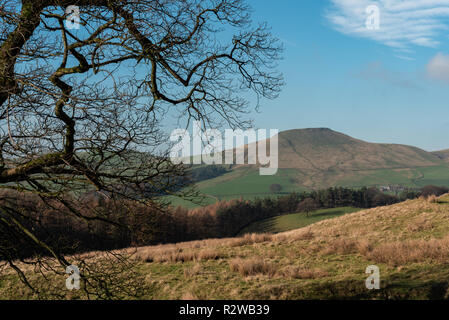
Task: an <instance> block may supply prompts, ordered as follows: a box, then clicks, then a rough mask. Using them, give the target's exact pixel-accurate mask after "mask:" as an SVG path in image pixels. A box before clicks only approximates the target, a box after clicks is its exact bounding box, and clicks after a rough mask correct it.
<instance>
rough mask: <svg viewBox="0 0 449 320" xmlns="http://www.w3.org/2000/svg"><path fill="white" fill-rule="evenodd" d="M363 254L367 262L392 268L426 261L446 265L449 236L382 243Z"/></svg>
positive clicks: (448, 256) (448, 251)
mask: <svg viewBox="0 0 449 320" xmlns="http://www.w3.org/2000/svg"><path fill="white" fill-rule="evenodd" d="M364 254H365V256H366V258H367V259H369V260H372V261H375V262H382V263H387V264H389V265H392V266H399V265H404V264H407V263H412V262H424V261H428V260H430V261H433V262H439V263H447V262H449V236H446V237H445V238H443V239H431V240H422V239H420V240H407V241H401V242H394V243H384V244H381V245H379V246H377V247H375V248H373V249H372V250H370V251H366V252H365V253H364Z"/></svg>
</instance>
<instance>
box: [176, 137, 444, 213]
mask: <svg viewBox="0 0 449 320" xmlns="http://www.w3.org/2000/svg"><path fill="white" fill-rule="evenodd" d="M278 144H279V170H278V172H277V174H276V175H273V176H260V175H259V171H258V168H257V167H256V166H254V165H234V166H232V169H231V170H230V171H229V172H228V173H226V174H224V175H221V176H219V177H216V178H213V179H209V180H205V181H201V182H199V183H198V184H197V186H198V189H199V190H200V191H202V192H203V193H204V194H206V195H208V196H209V199H210V202H214V201H216V199H231V198H236V197H244V198H253V197H256V196H267V195H273V193H272V192H271V191H270V185H272V184H279V185H281V186H282V191H281V192H292V191H304V190H311V189H320V188H328V187H333V186H343V187H352V188H357V187H362V186H383V185H400V186H404V187H405V186H406V187H415V188H418V187H422V186H425V185H429V184H434V185H444V186H449V151H441V152H433V153H432V152H427V151H424V150H422V149H419V148H416V147H413V146H407V145H400V144H384V143H369V142H365V141H362V140H359V139H355V138H353V137H350V136H348V135H345V134H343V133H339V132H336V131H333V130H331V129H327V128H311V129H296V130H289V131H283V132H280V133H279V136H278ZM247 148H248V146H245V149H247ZM180 204H183V205H188V204H186V203H185V202H184V203H180Z"/></svg>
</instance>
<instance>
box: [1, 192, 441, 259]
mask: <svg viewBox="0 0 449 320" xmlns="http://www.w3.org/2000/svg"><path fill="white" fill-rule="evenodd" d="M444 191H446V192H447V191H448V189H447V188H441V187H434V186H427V187H424V188H423V189H422V190H421V191H413V190H407V191H404V192H403V193H402V194H400V195H399V196H394V195H388V194H384V193H382V192H380V191H379V190H377V189H375V188H361V189H357V190H355V189H349V188H341V187H338V188H328V189H323V190H318V191H312V192H302V193H291V194H288V195H282V196H279V197H276V198H273V197H266V198H258V199H254V200H243V199H235V200H230V201H219V202H217V203H215V204H212V205H209V206H205V207H199V208H195V209H190V210H189V209H186V208H183V207H177V208H173V207H169V208H168V209H164V210H162V209H161V208H157V207H156V206H153V207H149V206H146V205H141V204H139V203H138V202H135V201H129V200H124V199H122V200H117V199H116V200H114V199H109V198H107V197H91V196H89V197H87V196H86V197H84V199H83V201H81V202H78V208H79V212H80V213H81V214H83V217H82V218H81V217H79V218H77V217H74V216H73V215H70V214H69V213H68V212H67V214H64V215H61V214H55V213H56V212H59V213H60V212H62V211H64V210H68V209H67V208H66V207H64V206H61V205H60V204H59V203H58V202H54V203H48V202H45V201H44V200H42V199H41V198H40V197H38V196H32V195H27V196H26V197H25V196H24V195H23V194H21V193H13V192H12V191H8V192H7V193H8V197H7V198H8V199H9V200H8V201H9V205H10V206H11V205H12V206H14V207H15V208H16V209H17V210H19V211H20V212H21V214H22V215H23V223H24V224H29V222H27V221H30V220H31V221H34V224H35V226H34V229H33V230H34V232H35V233H36V234H37V235H38V236H39V237H40V238H42V239H45V240H46V241H47V242H49V243H51V244H52V246H54V247H55V248H58V250H59V251H61V252H64V253H73V252H81V251H88V250H110V249H115V248H123V247H129V246H143V245H151V244H157V243H175V242H181V241H190V240H199V239H205V238H223V237H232V236H235V235H236V234H238V233H239V232H240V230H242V229H243V228H244V227H246V226H247V225H249V224H251V223H253V222H256V221H259V220H263V219H267V218H271V217H274V216H279V215H283V214H288V213H294V212H304V214H307V215H308V214H309V213H310V212H311V211H314V210H317V209H322V208H334V207H343V206H352V207H359V208H371V207H376V206H383V205H390V204H393V203H397V202H400V201H403V200H406V199H412V198H417V197H419V196H421V195H424V196H428V195H430V194H436V195H439V194H442V193H444ZM5 198H6V197H3V199H5ZM2 201H5V200H0V202H2ZM65 201H75V200H73V199H66V200H65ZM0 204H1V203H0ZM98 217H103V218H104V219H98ZM90 218H92V219H90ZM103 220H107V221H113V222H114V223H113V224H111V223H106V222H104V221H103ZM30 227H31V225H30ZM5 236H6V235H3V237H5ZM17 241H24V240H23V239H3V242H8V243H10V244H11V245H13V244H17ZM20 248H21V249H20V254H19V253H17V254H18V255H20V256H30V255H33V254H37V253H41V252H40V251H39V246H36V245H30V243H23V245H21V246H20Z"/></svg>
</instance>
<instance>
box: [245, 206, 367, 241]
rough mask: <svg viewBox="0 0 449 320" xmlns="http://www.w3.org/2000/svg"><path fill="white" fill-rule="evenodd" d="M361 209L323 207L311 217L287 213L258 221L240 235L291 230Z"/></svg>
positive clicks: (303, 214) (310, 215)
mask: <svg viewBox="0 0 449 320" xmlns="http://www.w3.org/2000/svg"><path fill="white" fill-rule="evenodd" d="M360 210H362V209H359V208H352V207H341V208H331V209H322V210H318V211H314V212H312V213H310V214H309V217H307V216H306V214H305V213H294V214H287V215H283V216H279V217H273V218H270V219H265V220H261V221H257V222H255V223H253V224H251V225H249V226H248V227H246V228H245V229H243V230H242V231H241V232H240V235H244V234H245V233H264V232H268V233H278V232H284V231H289V230H293V229H298V228H303V227H305V226H308V225H310V224H312V223H315V222H318V221H321V220H325V219H331V218H335V217H339V216H341V215H344V214H347V213H353V212H357V211H360Z"/></svg>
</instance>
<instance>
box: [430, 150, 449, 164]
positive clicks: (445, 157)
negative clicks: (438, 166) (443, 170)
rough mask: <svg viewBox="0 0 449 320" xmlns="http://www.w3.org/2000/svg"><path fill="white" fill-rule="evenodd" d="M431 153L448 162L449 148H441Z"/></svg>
mask: <svg viewBox="0 0 449 320" xmlns="http://www.w3.org/2000/svg"><path fill="white" fill-rule="evenodd" d="M432 154H434V155H436V156H437V157H438V158H440V159H442V160H444V161H446V162H449V149H447V150H441V151H434V152H432Z"/></svg>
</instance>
